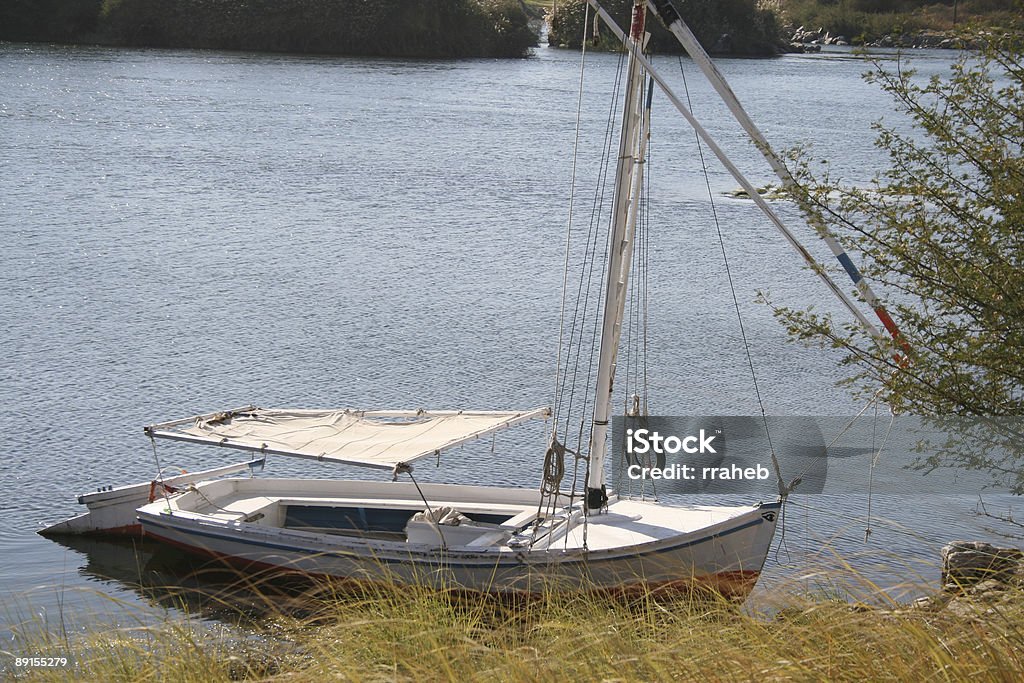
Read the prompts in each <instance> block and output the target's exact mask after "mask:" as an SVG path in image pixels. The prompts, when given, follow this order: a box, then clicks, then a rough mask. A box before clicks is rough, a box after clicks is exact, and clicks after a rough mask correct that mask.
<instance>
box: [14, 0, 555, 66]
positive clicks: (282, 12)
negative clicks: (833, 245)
mask: <svg viewBox="0 0 1024 683" xmlns="http://www.w3.org/2000/svg"><path fill="white" fill-rule="evenodd" d="M528 21H529V19H528V17H527V15H526V12H525V10H524V8H523V6H522V4H521V3H519V2H518V1H517V0H290V1H289V2H280V1H279V0H37V1H36V2H31V1H30V0H8V2H5V3H4V4H3V7H2V9H0V38H3V39H7V40H29V41H31V40H52V41H59V42H75V41H81V40H83V39H88V40H98V41H99V42H104V43H111V44H115V45H132V46H145V47H186V48H215V49H227V50H264V51H272V52H315V53H330V54H352V55H370V56H395V57H489V56H490V57H518V56H523V55H525V54H526V53H527V51H528V50H529V48H530V47H531V46H533V45H535V44H536V35H535V34H534V33H533V31H532V30H531V29H530V27H529V25H528Z"/></svg>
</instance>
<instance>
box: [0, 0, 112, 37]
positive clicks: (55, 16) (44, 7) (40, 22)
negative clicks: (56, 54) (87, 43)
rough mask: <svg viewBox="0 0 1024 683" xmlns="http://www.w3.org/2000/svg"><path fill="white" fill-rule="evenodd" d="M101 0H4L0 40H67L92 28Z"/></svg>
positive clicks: (91, 30)
mask: <svg viewBox="0 0 1024 683" xmlns="http://www.w3.org/2000/svg"><path fill="white" fill-rule="evenodd" d="M100 2H101V0H4V2H0V40H16V41H46V42H56V43H62V42H68V41H72V40H79V39H82V38H84V39H86V40H88V39H89V37H90V36H91V34H92V33H93V32H94V31H95V30H96V18H97V15H98V14H99V10H100Z"/></svg>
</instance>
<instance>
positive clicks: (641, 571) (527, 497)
mask: <svg viewBox="0 0 1024 683" xmlns="http://www.w3.org/2000/svg"><path fill="white" fill-rule="evenodd" d="M199 489H200V492H201V493H202V495H199V493H188V494H184V495H180V496H176V497H173V498H171V500H170V507H168V504H167V502H165V501H156V502H154V503H153V504H150V505H147V506H145V507H143V508H141V509H140V510H139V521H140V522H141V524H142V526H143V528H144V529H145V532H146V534H147V535H148V536H151V537H154V538H156V539H158V540H161V541H163V542H165V543H168V544H171V545H174V546H177V547H179V548H183V549H186V550H188V551H190V552H193V553H197V554H201V555H205V556H208V557H215V558H219V559H222V560H225V561H226V562H229V563H232V564H235V565H240V566H247V567H252V566H256V567H266V568H273V569H276V570H286V571H294V572H301V573H303V574H311V575H318V576H327V577H331V578H336V579H352V580H362V581H388V582H398V583H415V584H423V585H428V586H431V587H435V588H445V589H457V590H468V591H481V592H539V591H541V590H544V589H545V588H546V587H547V586H550V585H552V584H553V585H555V586H556V587H558V586H561V587H569V588H573V589H578V588H584V589H596V590H603V591H610V592H616V593H618V592H624V591H625V592H629V591H631V590H646V589H654V590H659V589H672V590H690V589H692V588H694V587H698V588H701V587H706V588H711V589H713V590H717V591H718V592H721V593H722V594H724V595H727V596H730V597H736V598H742V597H744V596H746V594H747V593H749V591H750V589H751V588H752V587H753V584H754V582H755V581H756V580H757V577H758V575H759V573H760V571H761V567H762V565H763V564H764V560H765V557H766V556H767V553H768V550H769V547H770V545H771V541H772V537H773V535H774V531H775V525H776V520H777V518H778V511H779V503H769V504H764V505H759V506H753V507H730V508H726V507H698V506H691V507H678V508H676V507H668V506H664V505H658V504H653V503H644V502H638V501H630V500H612V501H611V503H610V505H609V507H608V511H607V512H606V513H603V514H601V515H592V516H591V517H590V518H589V520H588V523H587V524H586V525H585V526H586V529H585V531H586V535H587V541H586V549H584V546H583V534H584V524H583V520H582V515H581V514H580V513H579V512H576V513H575V514H573V513H572V511H568V513H567V514H566V513H564V512H563V513H561V514H559V515H556V517H555V518H551V519H549V522H548V526H550V530H549V532H548V533H547V535H545V536H543V537H541V538H540V539H539V540H538V541H537V542H536V543H534V545H533V548H532V549H531V548H528V547H518V548H517V547H515V545H516V544H515V540H514V539H515V538H516V537H517V536H519V535H520V534H521V533H522V532H524V531H526V530H528V529H529V528H531V527H532V526H533V524H532V519H533V518H535V517H536V514H535V513H536V509H537V502H538V493H537V492H536V491H529V490H522V489H506V488H492V487H477V486H448V485H437V484H434V485H423V486H422V489H423V492H424V495H425V496H426V497H427V499H428V500H430V501H431V503H432V505H434V506H438V505H450V504H451V505H454V506H455V507H457V508H458V509H459V510H461V511H463V512H466V513H467V514H470V515H477V516H480V515H486V516H489V517H506V518H507V522H506V523H504V524H492V525H489V526H486V525H482V526H481V527H480V528H479V529H477V527H475V526H474V525H468V526H467V527H462V528H461V530H460V527H454V528H453V529H451V530H449V535H450V536H451V538H452V542H448V543H446V546H445V547H443V548H442V547H441V545H440V543H439V539H438V537H437V535H436V532H434V533H432V534H430V533H428V534H427V535H426V536H423V535H420V536H419V537H416V536H415V535H414V534H413V533H412V532H409V533H408V534H407V536H406V539H405V540H402V539H401V538H396V539H394V540H390V539H382V538H379V537H377V538H375V537H373V534H367V535H351V533H352V532H351V531H339V529H334V530H332V531H330V532H327V531H325V530H324V529H322V528H320V529H312V530H311V529H310V528H309V527H306V528H302V529H300V528H294V527H295V524H289V523H287V522H288V520H289V519H292V518H293V517H294V516H295V514H296V513H295V512H294V511H295V510H299V511H301V512H302V514H303V515H309V514H310V511H312V513H313V514H317V515H320V516H321V517H322V518H327V517H330V516H331V515H332V514H334V512H336V511H338V510H347V511H352V510H357V509H358V510H362V511H363V513H366V514H369V515H373V514H376V513H378V512H380V513H381V514H384V515H386V516H388V517H389V518H396V517H397V518H398V519H401V518H402V517H403V516H404V515H406V514H411V513H412V512H415V511H418V510H422V509H423V507H424V505H423V502H422V500H420V498H419V495H418V493H417V492H416V490H415V488H414V487H413V486H412V485H411V484H405V483H375V482H351V481H323V480H280V479H279V480H273V479H268V480H258V479H248V480H221V481H218V482H209V483H207V484H203V485H200V486H199ZM363 513H359V514H363ZM345 514H353V515H354V514H356V513H351V512H350V513H345ZM247 520H248V521H247ZM292 521H293V522H294V519H292ZM290 527H291V528H290ZM434 528H436V527H434ZM547 528H548V527H547V526H544V527H542V529H547ZM441 529H442V534H443V533H445V531H444V529H445V527H443V526H442V527H441ZM474 530H476V531H478V532H479V533H475V532H474ZM387 533H391V532H387ZM456 533H459V534H464V537H462V538H455V536H456ZM339 534H343V535H339ZM465 534H468V535H465ZM383 535H387V534H386V533H383V532H382V533H380V534H378V536H383ZM392 535H394V536H401V534H393V533H392ZM510 540H511V541H512V542H511V543H509V541H510ZM416 541H419V542H416ZM460 543H461V545H460Z"/></svg>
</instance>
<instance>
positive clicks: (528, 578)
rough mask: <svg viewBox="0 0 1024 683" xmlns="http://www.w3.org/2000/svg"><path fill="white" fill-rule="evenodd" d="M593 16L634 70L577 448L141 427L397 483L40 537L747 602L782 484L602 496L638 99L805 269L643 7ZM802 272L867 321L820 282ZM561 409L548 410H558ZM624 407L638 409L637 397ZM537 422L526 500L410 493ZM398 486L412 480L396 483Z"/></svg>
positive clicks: (369, 573) (484, 428)
mask: <svg viewBox="0 0 1024 683" xmlns="http://www.w3.org/2000/svg"><path fill="white" fill-rule="evenodd" d="M591 5H593V7H594V9H595V11H596V12H597V14H598V15H600V16H601V18H602V19H603V20H605V21H606V22H609V24H610V25H612V28H613V30H614V31H616V32H617V33H618V34H619V35H620V36H621V37H622V38H623V40H624V44H625V45H626V47H627V48H628V51H629V55H630V57H629V64H628V66H627V74H628V75H627V78H626V85H625V86H624V88H623V90H624V92H625V96H624V104H623V118H622V126H621V134H620V143H619V150H618V152H619V153H618V157H617V159H618V161H617V167H616V173H615V184H614V188H613V192H614V197H613V201H612V211H611V216H612V220H611V226H610V228H609V231H608V237H607V239H608V242H607V243H608V245H609V249H608V254H609V256H608V262H607V264H606V267H605V271H606V273H607V278H606V282H605V285H604V288H603V294H602V296H603V297H604V303H603V308H602V320H601V323H600V325H599V326H598V327H597V329H598V337H599V339H598V346H599V355H598V357H597V359H596V363H595V365H596V367H597V372H596V378H595V379H594V380H593V382H591V383H590V384H589V385H588V386H589V389H590V391H591V395H592V397H593V400H592V401H591V402H590V406H591V410H592V412H591V413H590V414H589V415H587V416H586V418H585V419H586V420H587V423H588V426H589V429H587V430H581V433H582V434H583V436H582V438H581V440H582V441H583V443H581V444H578V445H577V446H576V449H575V450H570V449H567V448H566V447H565V446H563V445H562V443H560V441H559V439H561V438H563V437H562V433H565V432H567V431H568V430H564V429H562V428H561V427H560V424H561V423H560V422H559V417H560V416H559V415H558V414H557V412H556V414H555V415H553V416H552V415H551V413H550V412H549V411H548V410H546V409H538V410H531V411H498V412H496V411H476V412H473V411H365V410H284V409H278V410H263V409H258V408H254V407H247V408H243V409H238V410H231V411H224V412H218V413H211V414H207V415H200V416H195V417H190V418H186V419H181V420H175V421H172V422H166V423H163V424H159V425H153V426H151V427H148V428H147V433H148V434H149V436H150V437H151V438H153V439H174V440H179V441H188V442H194V443H201V444H207V445H215V446H218V447H229V448H237V449H242V450H247V451H251V452H253V453H255V454H258V455H260V456H265V455H266V454H278V455H284V456H290V457H299V458H308V459H315V460H318V461H322V462H325V463H330V462H336V463H345V464H348V465H359V466H364V467H368V468H377V469H385V470H388V471H390V472H392V473H393V477H392V478H393V481H367V480H360V481H338V480H308V479H263V478H252V477H250V478H216V476H215V475H223V474H225V472H216V473H214V472H210V473H207V474H208V475H209V476H200V477H192V478H190V479H188V480H187V481H185V480H181V479H175V480H167V481H166V482H165V481H163V480H158V481H157V482H155V483H153V484H152V485H151V484H150V483H146V484H140V485H136V486H135V487H129V488H127V489H124V490H123V491H120V490H115V491H111V492H103V493H105V494H117V495H116V496H114V498H116V499H117V501H118V505H117V506H116V508H114V507H111V508H110V509H109V510H107V513H110V514H107V513H104V515H103V517H102V519H100V514H99V512H100V510H99V508H100V507H101V505H100V504H101V503H103V504H104V505H105V504H106V503H108V502H110V499H111V498H110V496H109V495H107V496H100V497H99V498H97V499H94V500H84V501H83V502H86V503H89V502H92V503H95V506H93V505H90V508H91V512H90V514H91V515H93V517H92V519H91V520H90V521H88V522H85V521H84V520H80V521H79V522H75V523H70V522H69V523H62V525H56V526H55V527H51V528H50V529H49V530H48V531H49V532H51V533H59V532H65V533H77V532H79V531H81V530H83V529H87V530H96V529H98V528H102V527H103V526H104V525H106V526H107V527H109V528H122V529H123V528H134V526H133V525H135V524H136V523H137V524H139V525H141V528H142V529H143V530H144V532H145V534H146V535H147V536H150V537H152V538H154V539H157V540H159V541H162V542H164V543H167V544H169V545H172V546H175V547H178V548H181V549H183V550H186V551H188V552H191V553H196V554H200V555H206V556H209V557H214V558H218V559H220V560H224V561H226V562H229V563H232V564H235V565H239V566H242V567H263V568H272V569H275V570H284V571H295V572H302V573H304V574H312V575H322V576H329V577H334V578H340V579H352V580H385V581H396V582H399V583H403V582H404V583H419V584H425V585H428V586H433V587H438V588H450V589H461V590H468V591H484V592H510V591H515V592H519V591H526V592H532V591H537V590H546V589H547V588H549V587H550V586H551V585H556V586H564V587H570V588H573V589H576V588H585V589H592V590H599V591H608V592H616V593H618V592H626V593H628V592H632V591H644V590H649V589H654V590H672V591H684V592H685V591H690V590H692V589H694V588H710V589H713V590H716V591H718V592H720V593H722V594H723V595H727V596H730V597H735V598H742V597H744V596H746V595H747V594H748V593H749V591H750V590H751V588H752V586H753V585H754V582H755V581H756V580H757V577H758V575H759V573H760V572H761V569H762V566H763V564H764V562H765V558H766V556H767V553H768V551H769V549H770V546H771V542H772V538H773V535H774V532H775V527H776V524H777V522H778V519H779V516H780V513H781V507H782V498H784V496H785V494H786V492H787V491H786V488H785V486H784V485H783V484H782V481H781V475H780V474H779V473H778V472H776V474H777V475H778V476H779V492H780V499H779V500H775V501H770V502H752V503H751V504H749V505H743V506H729V507H716V506H704V505H688V506H668V505H662V504H658V503H655V502H649V501H642V500H630V499H626V498H624V497H620V495H618V494H616V493H615V492H614V491H611V490H609V489H608V487H607V485H606V483H605V476H606V472H605V469H606V468H605V461H606V459H607V456H608V442H609V439H608V423H609V419H610V417H611V415H612V385H613V380H614V377H615V372H616V358H617V357H618V351H619V342H620V336H621V334H620V333H621V328H622V325H623V315H624V310H625V307H626V299H627V295H628V290H629V286H628V283H629V280H630V268H631V264H632V261H633V258H632V254H633V244H634V241H635V239H636V226H637V221H638V215H639V213H640V206H641V201H640V192H641V187H642V181H643V168H644V159H645V154H646V150H647V133H648V129H647V121H648V117H647V111H646V109H645V100H646V102H647V104H648V105H649V101H650V100H649V97H645V96H644V89H645V87H648V86H650V84H651V83H652V82H654V83H657V84H658V85H659V86H660V87H661V88H662V89H663V90H664V91H665V93H666V94H667V95H668V97H669V99H670V101H671V102H672V103H673V104H674V105H675V106H676V108H677V109H679V111H680V112H681V113H683V115H684V116H685V117H686V118H687V120H688V121H690V123H691V124H692V125H693V126H694V128H695V130H696V131H697V133H698V135H700V136H701V138H702V139H703V140H705V142H706V143H707V144H708V146H709V148H710V149H711V150H712V151H713V152H714V153H715V154H716V155H718V156H719V158H720V159H722V160H723V163H725V164H726V168H727V169H728V170H730V172H732V173H733V174H734V176H735V177H736V178H737V180H738V181H739V182H740V184H741V185H742V186H743V187H744V188H745V189H747V190H748V192H749V193H750V195H751V196H752V197H753V198H754V199H755V202H757V203H758V205H759V206H761V208H762V209H763V210H764V211H765V213H767V214H768V215H769V218H770V219H771V220H772V222H773V223H774V224H775V225H776V227H778V228H779V229H780V230H782V231H783V233H784V234H785V235H786V238H787V240H789V241H790V242H791V244H793V245H794V246H795V247H797V249H798V251H799V252H800V254H801V256H802V257H804V258H805V259H810V255H809V253H808V252H807V250H805V249H803V247H801V246H800V245H799V244H798V243H796V241H795V239H794V238H793V237H792V235H791V234H790V233H789V232H788V231H786V229H785V227H784V226H783V225H782V223H781V221H780V220H779V219H778V217H777V216H776V215H775V214H774V212H772V210H771V209H770V207H768V206H767V204H765V203H764V201H763V200H760V197H759V195H757V193H756V191H755V190H754V189H753V187H752V185H751V184H750V183H749V182H748V181H747V180H746V179H745V178H743V177H742V175H740V174H739V172H738V171H737V170H736V169H735V167H734V166H733V165H732V164H731V163H729V162H728V160H727V158H726V157H725V156H724V153H723V152H722V151H721V150H720V149H719V148H718V147H717V146H716V145H714V142H713V141H712V140H711V139H710V137H709V136H708V135H707V132H706V130H704V129H703V128H702V127H701V126H700V124H699V123H698V122H696V120H695V119H694V118H693V117H692V114H690V112H689V111H688V110H687V109H686V108H685V106H683V105H682V103H681V101H680V100H679V99H678V98H677V97H676V96H675V95H673V94H672V93H671V91H670V90H669V89H668V87H667V85H665V84H664V82H663V80H662V79H660V77H658V76H657V75H656V74H655V73H654V71H653V69H652V68H651V66H650V64H649V63H648V62H647V61H646V59H645V58H644V57H643V55H642V51H641V49H640V45H642V44H643V42H644V35H645V31H644V22H645V20H646V19H645V17H646V10H645V9H644V4H643V3H642V2H638V3H637V6H636V7H635V10H634V13H633V23H632V27H631V30H630V32H629V35H628V36H627V35H625V34H623V33H622V32H621V31H620V30H619V29H618V28H617V27H615V26H614V24H613V23H612V22H611V21H610V19H609V17H608V16H607V14H606V13H604V11H603V10H601V9H600V7H599V5H598V3H596V2H594V1H593V0H591ZM650 5H651V6H652V7H653V8H655V9H656V10H657V12H658V13H659V14H660V16H661V18H662V19H663V20H664V21H665V23H666V24H671V26H670V28H672V30H673V31H674V32H675V33H676V34H677V35H679V36H680V39H681V40H684V44H686V40H689V41H690V44H688V45H687V49H688V50H689V51H690V52H691V54H693V55H694V58H695V61H697V62H698V64H699V65H701V67H702V68H703V69H705V73H706V74H707V75H708V77H709V78H711V79H712V81H713V83H716V89H718V90H719V92H721V93H722V94H723V97H726V96H727V95H728V96H729V97H731V98H732V99H729V98H728V97H727V104H729V106H730V110H732V111H733V112H734V113H736V111H737V109H738V108H739V105H738V103H737V102H735V98H734V96H732V93H731V91H729V90H728V87H727V86H724V81H721V86H720V84H719V83H718V81H716V79H718V80H720V79H721V76H720V74H718V73H717V71H716V70H715V69H714V67H713V66H711V65H710V62H709V61H708V60H707V55H706V54H703V52H702V51H701V50H700V48H699V46H697V45H696V41H694V40H692V34H689V32H688V29H685V25H684V24H682V21H681V19H680V18H679V17H678V15H677V14H675V11H674V10H673V9H672V8H671V4H670V3H668V2H666V0H657V1H654V0H652V1H651V2H650ZM687 36H688V38H687ZM645 74H646V76H645ZM651 87H653V86H651ZM738 110H739V111H740V112H742V109H738ZM743 115H744V116H745V113H744V114H743ZM741 122H742V121H741ZM751 135H752V136H753V137H755V139H757V137H756V136H754V133H751ZM759 148H760V149H762V151H765V150H766V149H767V145H766V144H765V145H760V142H759ZM758 200H760V201H758ZM847 260H848V259H847ZM814 272H815V274H817V275H818V276H819V277H822V278H824V279H826V280H827V282H828V284H829V286H830V288H831V289H832V290H833V291H834V292H836V293H837V295H839V296H840V298H841V299H842V300H843V302H844V303H845V304H847V305H848V307H850V308H851V310H853V311H855V312H857V314H858V319H860V320H861V321H862V322H865V321H864V318H863V317H862V316H861V315H860V314H859V311H856V309H855V306H854V305H853V304H852V302H850V301H849V299H848V297H846V298H844V297H845V295H844V294H842V292H841V290H840V289H839V288H838V286H836V285H835V284H834V283H832V282H831V280H828V275H827V273H826V272H825V270H824V269H823V268H820V267H817V268H815V269H814ZM868 324H869V323H868ZM586 343H587V344H589V343H590V342H589V341H588V342H586ZM562 370H563V368H561V367H560V371H562ZM559 403H560V402H559V401H558V399H557V397H556V411H557V406H558V405H559ZM635 405H636V406H637V407H639V406H640V405H641V403H640V401H639V400H638V401H637V402H636V403H635ZM534 418H545V419H548V418H551V419H552V422H553V423H554V424H553V425H552V428H551V432H550V434H551V439H550V446H549V448H548V451H547V453H546V455H545V458H544V468H543V469H544V475H543V484H542V486H541V487H540V488H539V489H523V488H508V487H491V486H463V485H450V484H419V483H417V482H416V481H415V479H412V466H411V463H413V462H414V461H415V460H417V459H419V458H423V457H436V456H439V455H440V454H441V453H442V452H443V451H445V450H446V449H448V448H451V447H453V446H456V445H460V444H463V443H466V442H468V441H470V440H474V439H478V438H480V437H481V436H484V435H487V434H491V433H492V432H495V431H496V430H500V429H505V428H508V427H512V426H514V425H516V424H518V423H521V422H525V421H528V420H531V419H534ZM581 419H583V418H581ZM560 431H561V432H562V433H560ZM538 455H540V454H538ZM772 455H773V458H774V454H772ZM566 458H570V459H571V458H576V462H577V464H578V463H579V461H581V460H582V461H584V462H585V464H586V475H585V483H584V486H585V488H584V489H583V490H575V488H574V487H570V490H568V491H566V490H564V487H562V486H561V478H562V473H563V472H564V460H565V459H566ZM539 462H540V458H538V464H539ZM406 475H408V477H409V479H410V480H409V481H404V480H403V481H397V479H398V478H399V477H404V476H406ZM164 484H167V485H166V486H164ZM122 493H123V495H122ZM107 507H110V506H107ZM115 512H116V514H114V513H115Z"/></svg>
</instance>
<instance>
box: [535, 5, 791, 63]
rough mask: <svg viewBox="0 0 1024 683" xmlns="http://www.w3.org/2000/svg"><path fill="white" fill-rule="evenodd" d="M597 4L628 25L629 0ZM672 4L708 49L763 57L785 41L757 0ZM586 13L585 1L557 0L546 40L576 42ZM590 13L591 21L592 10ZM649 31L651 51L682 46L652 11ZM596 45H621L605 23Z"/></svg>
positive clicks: (572, 45) (569, 44)
mask: <svg viewBox="0 0 1024 683" xmlns="http://www.w3.org/2000/svg"><path fill="white" fill-rule="evenodd" d="M601 4H602V6H603V7H604V8H605V9H606V10H608V13H609V14H611V15H612V16H613V17H614V18H615V21H616V22H617V23H618V24H619V26H620V27H621V28H622V29H623V30H624V31H625V30H629V22H630V14H631V11H632V7H633V0H604V2H602V3H601ZM673 4H674V5H675V7H676V9H677V10H679V13H680V15H681V16H682V17H683V20H684V21H685V22H686V23H687V24H688V25H689V27H690V29H691V30H692V31H693V32H694V35H696V36H697V40H698V41H700V44H701V45H702V46H703V47H704V49H705V50H707V51H709V52H712V53H727V54H738V55H750V56H765V55H774V54H777V53H778V52H780V50H781V48H782V46H783V45H784V41H783V40H782V33H781V29H780V28H779V26H778V23H777V22H776V19H775V15H774V14H773V13H772V12H770V11H768V10H764V9H759V8H758V6H757V2H756V1H755V0H675V2H674V3H673ZM586 16H587V2H586V0H565V1H564V2H558V3H557V4H556V7H555V12H554V14H553V15H552V17H551V30H550V32H549V33H548V42H549V43H551V44H552V45H564V46H566V47H570V48H578V47H580V44H581V41H582V40H583V36H584V33H585V30H584V26H583V22H584V18H585V17H586ZM589 16H590V19H591V21H593V17H594V13H593V11H591V12H590V13H589ZM591 31H592V26H591V27H587V28H586V32H591ZM647 31H648V32H650V34H651V42H650V48H651V50H652V51H654V52H662V53H679V52H682V51H683V48H682V47H680V45H679V42H678V41H677V40H676V39H675V37H674V36H673V35H672V34H671V33H670V32H669V31H667V30H666V29H665V28H664V27H663V26H662V25H661V24H660V22H658V20H657V19H656V18H654V16H653V15H649V16H648V19H647ZM599 46H600V47H603V48H604V49H613V50H617V49H619V42H618V40H617V39H616V38H615V37H614V36H613V35H612V33H611V31H610V30H609V29H608V28H607V27H606V26H604V25H603V24H602V25H600V27H599Z"/></svg>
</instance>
